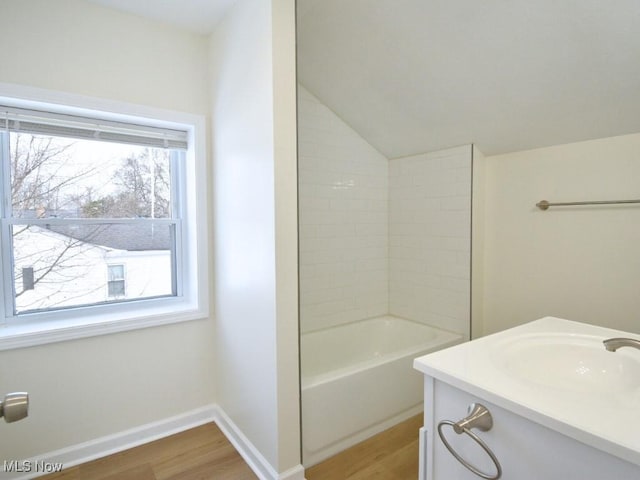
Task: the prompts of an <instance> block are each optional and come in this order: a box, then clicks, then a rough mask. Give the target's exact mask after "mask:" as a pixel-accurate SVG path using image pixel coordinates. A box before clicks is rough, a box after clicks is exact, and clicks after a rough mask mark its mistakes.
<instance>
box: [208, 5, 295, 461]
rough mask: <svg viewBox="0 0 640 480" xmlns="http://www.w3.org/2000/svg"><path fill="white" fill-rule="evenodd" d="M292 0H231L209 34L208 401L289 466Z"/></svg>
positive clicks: (259, 446) (291, 414)
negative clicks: (212, 333)
mask: <svg viewBox="0 0 640 480" xmlns="http://www.w3.org/2000/svg"><path fill="white" fill-rule="evenodd" d="M293 7H294V3H293V2H292V1H290V0H273V1H270V0H239V1H238V2H236V3H235V4H234V6H233V7H232V9H231V10H230V12H228V14H227V15H226V17H225V18H224V19H223V21H222V23H221V24H220V25H219V27H218V29H217V30H216V32H215V33H214V35H213V36H212V38H211V65H212V71H211V88H212V92H213V98H212V106H213V107H212V108H213V118H212V123H213V140H212V141H213V156H214V189H213V190H214V196H215V198H214V209H215V218H216V228H215V257H216V265H215V278H216V305H217V310H216V324H217V331H216V339H217V344H216V353H217V363H218V365H219V368H218V369H217V371H216V377H217V381H218V384H219V388H218V403H219V405H220V406H221V407H222V408H223V409H224V411H225V412H226V413H227V415H228V416H229V417H230V418H231V420H232V421H233V422H234V423H235V425H236V426H238V427H239V428H240V430H242V432H243V434H244V435H245V436H246V437H247V439H248V440H249V441H250V442H251V443H252V444H253V445H254V446H255V447H256V449H257V450H258V451H259V452H260V454H261V455H262V456H263V457H264V458H265V459H266V461H267V462H268V463H269V464H270V465H271V466H272V467H273V469H274V470H275V471H276V472H283V471H286V470H288V469H290V468H294V467H295V466H297V465H299V464H300V440H299V431H300V429H299V403H298V402H299V392H298V348H297V335H298V329H297V306H296V305H297V295H296V292H297V275H296V257H297V244H296V243H297V242H296V235H295V231H296V215H297V202H296V191H297V189H296V169H295V163H296V155H295V135H296V133H295V66H294V65H293V60H294V59H295V55H294V52H293V47H294V40H295V36H294V33H293V29H292V26H293V25H294V18H295V17H294V8H293Z"/></svg>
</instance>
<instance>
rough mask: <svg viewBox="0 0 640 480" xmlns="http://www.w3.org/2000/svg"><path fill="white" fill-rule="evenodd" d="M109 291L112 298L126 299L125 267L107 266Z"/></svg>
mask: <svg viewBox="0 0 640 480" xmlns="http://www.w3.org/2000/svg"><path fill="white" fill-rule="evenodd" d="M107 270H108V279H107V291H108V296H109V297H110V298H114V297H118V298H124V297H125V283H124V282H125V277H124V265H107Z"/></svg>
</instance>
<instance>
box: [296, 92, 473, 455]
mask: <svg viewBox="0 0 640 480" xmlns="http://www.w3.org/2000/svg"><path fill="white" fill-rule="evenodd" d="M298 121H299V126H298V142H299V147H298V148H299V151H298V159H299V160H298V163H299V164H298V171H299V205H300V207H299V208H300V213H299V228H300V240H299V245H300V330H301V333H302V345H301V349H302V352H301V355H302V362H301V369H302V378H303V384H305V386H304V387H303V394H302V410H303V425H302V429H303V457H304V458H303V463H304V465H305V466H307V467H308V466H310V465H311V464H313V463H316V462H318V461H320V460H322V459H323V458H326V457H327V456H328V455H330V454H333V453H336V451H338V450H339V449H341V448H346V447H348V446H349V445H351V444H354V443H357V442H358V441H360V440H362V439H363V438H365V437H366V436H370V435H373V434H375V433H377V432H378V431H381V430H382V429H384V428H386V427H388V426H390V422H393V421H401V420H402V419H404V418H407V417H408V416H410V415H414V414H415V413H416V411H417V409H418V410H419V409H420V408H421V397H420V392H421V379H420V378H419V376H418V375H415V372H411V371H410V370H411V369H410V367H407V368H406V369H399V370H398V371H397V372H396V373H394V374H393V375H389V372H390V371H392V370H393V369H394V368H396V369H397V368H398V367H397V366H396V365H399V363H398V360H396V359H397V358H399V357H402V356H403V352H401V351H400V350H402V349H401V348H400V347H399V350H398V352H397V353H388V352H387V353H386V354H385V355H381V354H380V355H379V357H381V358H377V357H378V356H377V354H376V355H374V357H375V359H374V360H373V362H372V363H370V364H367V366H366V367H364V371H366V372H367V373H366V374H362V373H360V371H362V366H361V364H360V367H358V368H356V367H355V365H351V364H345V365H340V366H338V367H335V368H333V370H332V369H331V368H330V366H329V365H325V366H322V365H317V363H318V360H317V358H316V359H315V360H314V362H313V365H311V363H310V360H309V355H308V352H305V351H304V350H305V345H306V343H308V339H310V338H316V336H317V335H318V334H321V337H322V338H323V337H324V336H327V335H328V333H329V331H330V332H332V335H331V338H346V337H347V336H348V334H347V332H348V331H349V332H350V331H351V330H353V328H352V326H353V325H354V323H355V322H360V321H362V320H364V319H376V320H372V321H371V322H368V323H367V325H368V324H374V323H376V322H378V323H379V319H380V318H384V319H385V322H386V323H387V324H389V326H390V327H391V328H388V329H387V330H386V331H387V332H388V333H387V334H388V335H393V332H394V331H401V330H402V329H403V328H404V327H400V324H402V322H406V321H409V322H410V323H414V324H422V325H427V326H428V327H429V328H431V329H435V330H438V329H440V330H442V335H441V334H434V337H433V338H434V340H433V341H430V342H429V345H428V347H425V348H428V349H429V351H431V350H437V349H438V348H442V347H443V346H445V345H450V344H452V343H456V342H459V341H463V340H465V339H468V338H469V334H470V283H471V276H470V270H471V269H470V263H471V257H470V251H471V184H472V168H471V165H472V146H471V145H466V146H462V147H456V148H451V149H447V150H444V151H440V152H433V153H425V154H419V155H414V156H410V157H404V158H399V159H387V158H386V157H384V156H383V155H382V154H381V153H380V152H378V151H377V150H375V149H374V148H373V147H372V146H371V145H370V144H368V143H367V142H366V141H365V140H364V139H363V138H362V137H360V135H358V133H356V132H355V131H354V130H353V129H352V128H351V127H349V126H348V125H347V124H346V123H344V122H343V121H342V120H341V119H340V118H338V117H337V115H336V114H335V113H333V112H332V111H331V110H330V109H328V108H327V107H326V106H325V105H323V104H322V103H321V102H320V101H319V100H318V99H317V98H316V97H314V96H313V95H312V94H311V93H310V92H309V91H307V90H306V89H305V88H304V87H302V86H299V88H298ZM394 322H398V326H396V327H394V326H393V325H391V324H392V323H394ZM376 324H377V323H376ZM425 328H426V327H425ZM374 331H375V329H373V330H368V329H361V333H360V336H361V337H362V336H364V337H366V338H360V341H358V342H356V343H358V344H361V343H362V342H365V343H367V341H368V340H373V338H374V337H375V333H374ZM323 332H326V333H327V335H325V334H324V333H323ZM452 334H453V335H452ZM321 337H318V338H321ZM438 339H440V340H438ZM444 339H446V341H445V340H444ZM397 340H398V342H395V343H394V341H393V339H390V344H391V345H393V344H397V345H401V344H402V341H400V339H397ZM438 342H440V343H439V344H438ZM316 343H317V342H316ZM332 345H333V344H332V343H331V342H329V344H327V346H326V349H327V352H325V353H326V354H325V355H323V356H320V355H314V358H315V357H318V358H327V359H328V360H327V362H329V363H331V362H333V361H334V360H335V358H337V357H340V356H341V353H340V352H338V351H334V347H333V346H332ZM354 345H355V343H354ZM315 348H316V349H317V348H321V347H318V345H316V347H315ZM354 348H355V347H354ZM420 348H422V347H420ZM374 353H375V352H374ZM404 355H406V352H405V353H404ZM347 357H348V355H345V356H344V358H347ZM382 357H385V358H386V359H388V360H385V359H384V358H382ZM407 358H408V357H407ZM345 362H346V361H345ZM407 362H409V363H410V360H407ZM347 363H348V362H347ZM409 363H407V365H409ZM392 365H393V366H392ZM318 368H321V369H322V370H323V371H325V375H326V379H325V380H323V381H322V382H315V381H314V382H312V381H310V380H309V378H310V376H311V369H318ZM330 370H331V371H330ZM404 370H406V375H402V376H401V374H402V373H404ZM345 372H352V375H353V376H352V377H351V379H350V377H349V376H348V374H346V373H345ZM390 378H397V381H398V382H399V383H398V385H397V388H395V387H393V386H391V387H390V386H389V379H390ZM329 379H331V380H329ZM365 380H366V381H365ZM336 382H340V385H343V386H346V385H350V387H349V388H350V392H351V393H349V395H347V396H345V394H344V392H343V394H338V395H333V394H332V395H329V393H327V392H330V391H331V390H330V387H329V386H330V385H337V384H338V383H336ZM414 383H415V385H414V387H415V391H417V392H418V394H417V395H416V398H415V401H408V400H409V398H411V397H413V395H405V397H406V398H403V401H402V402H401V404H400V403H399V404H397V405H394V404H391V403H389V402H388V401H387V400H385V398H386V397H385V396H384V395H372V392H375V391H376V388H380V386H381V385H385V389H386V390H389V391H399V390H398V389H400V390H401V389H402V388H405V389H406V388H409V390H411V391H413V390H414V387H409V385H412V384H414ZM354 385H359V386H358V389H359V391H360V393H358V392H353V391H351V390H353V389H354V388H355V387H353V386H354ZM401 385H402V387H401ZM341 388H342V387H341ZM340 391H342V390H338V391H337V392H338V393H339V392H340ZM318 395H324V397H326V398H325V399H324V400H323V401H314V400H313V399H315V398H316V397H317V396H318ZM324 397H323V398H324ZM332 397H336V398H334V399H333V400H334V401H329V399H330V398H332ZM347 397H348V398H347ZM344 402H348V403H349V405H348V406H344V408H345V409H346V410H345V412H349V411H358V412H359V415H358V418H360V419H361V420H362V419H363V418H366V419H367V420H366V421H364V420H362V421H359V422H355V421H351V422H347V423H346V424H345V423H344V422H341V423H340V426H339V428H335V429H334V430H335V431H328V427H327V425H328V423H327V422H322V421H320V422H317V421H312V420H311V419H312V418H314V419H322V418H327V419H329V418H334V417H335V418H337V417H340V416H339V415H337V413H336V412H337V411H338V409H339V408H342V407H340V405H341V403H344ZM407 402H408V403H407ZM414 403H415V404H414ZM365 411H366V412H368V413H364V412H365ZM349 424H351V427H352V428H351V427H349V428H346V427H348V426H349Z"/></svg>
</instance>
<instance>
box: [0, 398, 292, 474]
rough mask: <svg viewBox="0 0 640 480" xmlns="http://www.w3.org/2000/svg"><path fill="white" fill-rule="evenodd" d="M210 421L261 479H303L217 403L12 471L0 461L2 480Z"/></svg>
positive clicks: (23, 462) (19, 465)
mask: <svg viewBox="0 0 640 480" xmlns="http://www.w3.org/2000/svg"><path fill="white" fill-rule="evenodd" d="M209 422H215V423H216V424H217V425H218V427H219V428H220V430H222V432H223V433H224V434H225V435H226V436H227V438H228V439H229V441H230V442H231V443H232V444H233V446H234V447H235V448H236V450H238V453H239V454H240V455H241V456H242V458H243V459H244V460H245V462H247V464H248V465H249V467H250V468H251V469H252V470H253V471H254V473H255V474H256V475H257V476H258V478H260V480H304V468H303V467H302V465H297V466H295V467H293V468H291V469H289V470H287V471H285V472H283V473H280V474H279V473H277V472H276V471H275V470H274V469H273V467H272V466H271V465H270V464H269V462H267V460H266V459H265V458H264V457H263V456H262V454H261V453H260V452H259V451H258V450H257V449H256V448H255V446H254V445H253V444H252V443H251V442H250V441H249V439H248V438H247V437H246V436H245V435H244V434H243V433H242V431H240V429H239V428H238V427H237V426H236V425H235V424H234V423H233V421H232V420H231V419H230V418H229V417H228V416H227V415H226V414H225V413H224V411H223V410H222V409H221V408H220V407H219V406H217V405H214V404H211V405H207V406H204V407H201V408H197V409H195V410H191V411H189V412H186V413H184V414H181V415H176V416H175V417H170V418H167V419H163V420H159V421H157V422H152V423H148V424H146V425H142V426H140V427H136V428H132V429H130V430H125V431H123V432H118V433H115V434H113V435H107V436H105V437H101V438H97V439H95V440H90V441H88V442H84V443H80V444H77V445H72V446H70V447H67V448H63V449H60V450H56V451H53V452H49V453H45V454H42V455H37V456H35V457H32V458H28V459H25V460H21V461H19V462H15V463H14V465H13V467H14V471H13V472H6V471H4V470H5V468H3V467H5V465H1V464H0V480H30V479H33V478H37V477H40V476H43V475H46V474H47V473H49V472H48V471H47V470H46V468H45V467H52V466H54V465H56V464H63V465H64V468H65V469H67V468H71V467H73V466H75V465H79V464H81V463H86V462H90V461H91V460H95V459H97V458H102V457H105V456H107V455H111V454H114V453H117V452H121V451H123V450H128V449H130V448H133V447H137V446H139V445H143V444H145V443H149V442H152V441H154V440H158V439H160V438H164V437H168V436H169V435H173V434H175V433H179V432H183V431H185V430H189V429H190V428H195V427H198V426H200V425H204V424H205V423H209ZM15 467H17V468H15Z"/></svg>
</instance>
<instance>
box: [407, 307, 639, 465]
mask: <svg viewBox="0 0 640 480" xmlns="http://www.w3.org/2000/svg"><path fill="white" fill-rule="evenodd" d="M547 334H548V335H550V336H551V337H554V338H556V339H557V338H564V336H565V335H566V336H567V337H566V338H567V340H570V339H571V338H576V339H584V338H588V339H590V341H591V340H592V341H593V342H596V343H594V345H595V344H600V343H601V341H602V340H604V339H607V338H612V337H628V338H636V339H640V335H637V334H631V333H628V332H623V331H620V330H614V329H610V328H604V327H599V326H594V325H589V324H584V323H579V322H574V321H571V320H564V319H560V318H555V317H545V318H542V319H539V320H535V321H533V322H530V323H527V324H524V325H521V326H518V327H514V328H511V329H508V330H504V331H502V332H499V333H495V334H492V335H488V336H486V337H482V338H479V339H476V340H473V341H470V342H467V343H463V344H460V345H456V346H453V347H450V348H447V349H444V350H440V351H438V352H435V353H431V354H428V355H425V356H423V357H420V358H417V359H415V360H414V364H413V365H414V368H415V369H416V370H419V371H420V372H422V373H423V374H425V375H428V376H431V377H433V378H435V379H437V380H440V381H442V382H445V383H447V384H449V385H452V386H454V387H456V388H459V389H460V390H464V391H466V392H469V393H471V394H473V395H476V396H478V397H479V398H482V399H485V400H486V401H489V402H492V403H493V404H495V405H497V406H499V407H501V408H504V409H506V410H509V411H511V412H513V413H516V414H518V415H520V416H522V417H524V418H527V419H529V420H531V421H533V422H536V423H539V424H541V425H544V426H546V427H547V428H551V429H552V430H555V431H557V432H559V433H561V434H564V435H566V436H568V437H571V438H574V439H576V440H578V441H580V442H582V443H585V444H587V445H590V446H592V447H594V448H597V449H599V450H602V451H605V452H607V453H610V454H612V455H615V456H617V457H619V458H622V459H623V460H626V461H628V462H631V463H634V464H636V465H640V386H638V385H640V378H639V379H638V383H637V384H636V383H635V379H634V382H633V383H632V384H631V386H630V387H629V389H627V390H626V391H624V392H619V391H612V389H606V388H603V391H602V392H598V391H596V392H591V391H589V392H587V393H585V392H577V391H572V390H571V389H568V388H562V387H560V388H552V387H548V386H544V385H541V384H539V383H536V382H532V381H530V380H527V379H523V378H519V377H518V376H517V375H514V373H513V371H509V361H512V360H513V358H511V359H507V358H505V356H504V354H503V352H505V350H508V349H509V347H511V346H513V345H517V343H518V342H519V341H521V339H527V338H533V337H536V338H544V335H547ZM602 349H603V350H604V346H602ZM606 353H607V354H611V355H623V356H627V357H629V359H631V361H633V362H635V361H636V359H637V361H638V362H639V363H640V350H637V349H633V348H628V347H625V348H621V349H619V350H618V351H617V352H615V353H613V352H606ZM523 360H524V361H525V362H526V361H527V360H526V359H522V358H520V359H517V361H518V362H519V363H520V364H522V362H523ZM533 368H536V367H535V366H534V367H533ZM544 368H545V369H547V367H546V366H545V367H544ZM550 374H552V373H550ZM542 375H544V373H543V374H542ZM541 378H542V377H541Z"/></svg>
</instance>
